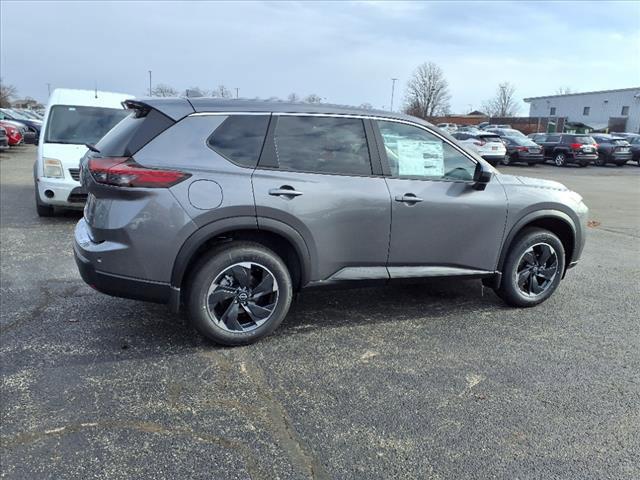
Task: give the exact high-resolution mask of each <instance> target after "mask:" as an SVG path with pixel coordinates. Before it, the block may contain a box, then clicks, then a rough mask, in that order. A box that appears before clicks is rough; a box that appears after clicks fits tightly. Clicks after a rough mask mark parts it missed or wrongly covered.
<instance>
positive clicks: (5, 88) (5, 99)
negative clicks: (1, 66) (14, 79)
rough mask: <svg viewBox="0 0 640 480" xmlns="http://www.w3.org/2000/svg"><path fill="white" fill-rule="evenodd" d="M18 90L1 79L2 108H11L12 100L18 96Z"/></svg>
mask: <svg viewBox="0 0 640 480" xmlns="http://www.w3.org/2000/svg"><path fill="white" fill-rule="evenodd" d="M16 93H18V89H17V88H16V87H14V86H13V85H7V84H6V83H4V82H3V81H2V78H0V107H2V108H9V107H10V106H11V99H12V98H13V97H15V96H16Z"/></svg>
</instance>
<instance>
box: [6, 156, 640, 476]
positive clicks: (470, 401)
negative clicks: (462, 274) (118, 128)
mask: <svg viewBox="0 0 640 480" xmlns="http://www.w3.org/2000/svg"><path fill="white" fill-rule="evenodd" d="M34 158H35V149H34V148H33V147H21V149H20V150H19V151H16V152H11V153H10V154H0V177H1V178H0V181H1V185H0V192H1V197H0V200H1V210H0V212H1V216H2V218H1V228H0V240H1V250H0V253H1V260H2V262H1V295H2V309H1V321H0V327H1V345H0V355H1V368H2V402H1V407H0V409H1V417H0V421H1V431H0V433H1V447H2V453H1V464H2V466H1V472H0V473H1V475H2V477H3V478H25V479H40V478H50V479H66V478H100V479H103V478H105V479H121V478H153V479H181V478H185V479H201V478H202V479H223V478H224V479H226V478H230V479H247V478H251V479H275V478H281V479H289V478H315V479H323V478H336V479H349V478H360V479H373V478H420V479H425V478H433V479H450V478H505V479H506V478H508V479H512V478H521V479H524V478H581V479H637V478H640V326H639V324H638V319H639V318H640V305H639V302H638V294H639V293H640V290H639V289H638V283H639V282H640V256H639V254H640V246H639V245H640V244H639V242H640V168H639V167H637V166H635V165H633V166H632V165H628V166H625V167H623V168H616V167H609V168H599V167H589V168H586V169H580V168H556V167H553V166H551V165H548V166H537V167H533V168H530V167H517V166H514V167H502V168H501V170H503V171H508V172H510V173H516V174H524V175H530V176H540V177H544V178H551V179H555V180H559V181H562V182H563V183H565V184H567V185H568V186H570V187H572V188H573V189H575V190H577V191H578V192H580V193H581V194H582V195H583V196H584V197H585V201H586V203H587V204H588V205H589V207H590V208H591V218H592V224H591V225H592V227H591V228H590V231H589V238H588V240H587V245H586V249H585V252H584V255H583V259H582V261H581V263H580V265H578V267H576V268H575V269H574V270H572V271H570V272H569V274H568V275H567V278H566V280H565V281H564V283H563V284H562V285H561V287H560V289H559V290H558V292H557V293H556V294H555V295H554V296H553V297H552V298H551V299H550V300H549V301H547V302H546V303H544V304H543V305H541V306H539V307H537V308H533V309H527V310H517V309H512V308H508V307H506V306H505V305H504V304H503V303H502V302H501V301H500V300H499V299H498V298H497V297H496V296H495V295H494V294H493V292H492V291H490V290H486V289H485V290H484V291H483V289H482V288H481V285H480V282H478V281H455V282H453V281H447V280H440V281H437V282H436V281H434V282H430V283H428V284H426V285H416V286H394V287H388V288H384V289H360V290H342V291H313V292H303V293H302V294H301V295H300V297H299V299H298V301H297V302H296V303H295V305H294V307H293V309H292V312H291V314H290V315H289V317H288V318H287V319H286V320H285V322H284V324H283V325H282V327H281V328H280V329H279V330H278V331H277V332H276V333H275V334H274V335H272V336H271V337H268V338H266V339H265V340H263V341H261V342H259V343H258V344H256V345H252V346H248V347H242V348H234V349H229V348H219V347H216V346H214V345H212V344H210V343H209V342H207V341H205V340H203V339H202V338H201V337H199V336H198V335H197V334H196V333H195V331H193V330H192V329H191V328H190V327H189V326H188V325H187V324H186V322H185V320H184V319H183V318H178V319H176V318H174V317H173V316H172V315H171V314H170V313H169V312H168V311H167V310H166V309H165V308H164V307H163V306H159V305H152V304H145V303H140V302H135V301H130V300H124V299H117V298H111V297H108V296H105V295H102V294H99V293H97V292H94V291H93V290H91V289H90V288H89V287H87V286H86V285H85V284H84V283H83V282H82V280H81V279H80V277H79V276H78V273H77V271H76V267H75V264H74V261H73V255H72V249H71V238H72V231H73V226H74V224H75V222H76V221H77V220H78V219H79V214H66V215H64V216H62V217H57V218H52V219H39V218H38V217H37V215H36V213H35V209H34V201H33V179H32V165H33V160H34Z"/></svg>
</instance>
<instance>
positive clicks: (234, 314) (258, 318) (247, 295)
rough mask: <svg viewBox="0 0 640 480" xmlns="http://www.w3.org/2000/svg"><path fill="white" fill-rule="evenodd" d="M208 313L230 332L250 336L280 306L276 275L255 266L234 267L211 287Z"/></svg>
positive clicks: (247, 263) (224, 272) (229, 268)
mask: <svg viewBox="0 0 640 480" xmlns="http://www.w3.org/2000/svg"><path fill="white" fill-rule="evenodd" d="M206 303H207V313H208V314H209V317H210V318H211V320H212V321H213V322H214V323H215V324H216V325H217V326H218V327H220V328H222V329H224V330H226V331H228V332H250V331H252V330H255V329H256V328H258V327H260V326H261V325H262V324H264V323H265V322H266V321H267V320H269V318H271V315H272V314H273V311H274V309H275V307H276V305H277V303H278V282H277V281H276V279H275V277H274V275H273V273H271V272H270V271H269V269H268V268H266V267H265V266H263V265H260V264H258V263H255V262H241V263H236V264H234V265H231V266H230V267H228V268H226V269H225V270H224V271H223V272H222V273H220V274H219V275H218V276H217V277H216V278H215V280H214V281H213V282H212V283H211V286H210V287H209V290H208V292H207V298H206Z"/></svg>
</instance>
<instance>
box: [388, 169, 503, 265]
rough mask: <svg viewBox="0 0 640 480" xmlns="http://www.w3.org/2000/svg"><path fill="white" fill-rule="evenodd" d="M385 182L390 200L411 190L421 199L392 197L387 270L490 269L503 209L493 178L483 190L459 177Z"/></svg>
mask: <svg viewBox="0 0 640 480" xmlns="http://www.w3.org/2000/svg"><path fill="white" fill-rule="evenodd" d="M387 184H388V185H389V191H390V192H391V198H393V199H395V198H396V196H403V195H406V194H413V195H415V196H416V197H419V198H421V199H422V200H423V201H422V202H418V203H405V202H399V201H395V200H394V201H393V202H392V203H393V204H392V214H391V215H392V218H393V221H392V227H391V245H390V249H389V267H390V270H391V267H393V266H400V265H443V266H444V265H446V266H453V267H460V268H470V269H478V270H488V271H493V270H495V268H496V265H497V263H498V253H499V251H500V245H501V243H502V236H503V233H504V226H505V219H506V214H507V207H506V205H507V204H506V195H505V192H504V188H503V187H502V185H500V184H499V183H498V181H497V180H495V179H493V180H492V181H491V182H489V184H488V185H487V188H486V189H485V190H483V191H478V190H474V189H473V188H471V186H470V185H469V184H468V183H465V182H449V181H435V180H412V179H402V178H389V179H387ZM391 271H393V270H391Z"/></svg>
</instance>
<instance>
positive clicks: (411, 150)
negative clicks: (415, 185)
mask: <svg viewBox="0 0 640 480" xmlns="http://www.w3.org/2000/svg"><path fill="white" fill-rule="evenodd" d="M397 145H398V157H399V158H400V162H399V171H398V173H399V174H400V175H404V176H420V177H442V176H444V151H443V148H442V142H440V141H438V142H425V141H423V140H409V139H401V140H400V139H399V140H398V142H397Z"/></svg>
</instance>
